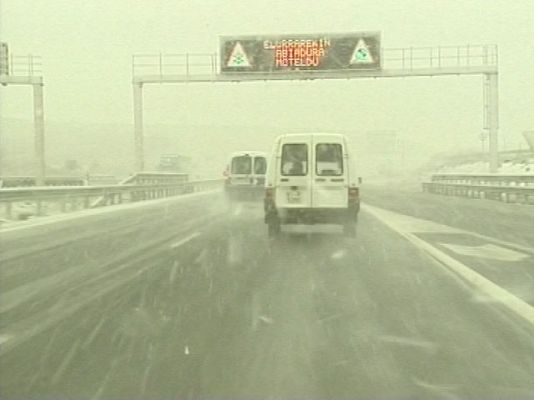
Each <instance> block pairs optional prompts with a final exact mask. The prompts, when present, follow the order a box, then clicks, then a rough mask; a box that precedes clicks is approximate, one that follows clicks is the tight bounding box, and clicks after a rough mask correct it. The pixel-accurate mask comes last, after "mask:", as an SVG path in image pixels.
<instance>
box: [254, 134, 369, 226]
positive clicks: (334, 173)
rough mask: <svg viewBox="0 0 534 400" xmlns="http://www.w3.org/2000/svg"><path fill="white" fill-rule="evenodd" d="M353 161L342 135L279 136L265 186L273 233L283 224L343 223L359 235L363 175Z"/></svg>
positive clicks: (267, 215) (268, 217)
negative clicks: (357, 172) (355, 167)
mask: <svg viewBox="0 0 534 400" xmlns="http://www.w3.org/2000/svg"><path fill="white" fill-rule="evenodd" d="M353 161H354V160H353V159H352V156H351V154H350V151H349V148H348V144H347V139H346V138H345V136H343V135H339V134H326V133H309V134H288V135H283V136H279V137H278V138H277V139H276V141H275V145H274V148H273V152H272V155H271V158H270V162H269V168H268V172H267V181H266V186H265V199H264V210H265V223H266V224H267V225H268V232H269V236H276V235H278V234H279V233H280V231H281V226H282V225H284V224H307V225H313V224H340V225H342V226H343V230H344V233H345V234H346V235H349V236H353V235H355V233H356V221H357V217H358V212H359V210H360V191H359V183H360V181H361V179H360V178H358V177H357V176H356V171H355V170H354V167H353Z"/></svg>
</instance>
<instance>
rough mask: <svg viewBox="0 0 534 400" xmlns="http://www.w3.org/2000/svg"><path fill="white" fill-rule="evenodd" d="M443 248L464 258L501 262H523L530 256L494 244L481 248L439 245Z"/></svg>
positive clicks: (447, 244)
mask: <svg viewBox="0 0 534 400" xmlns="http://www.w3.org/2000/svg"><path fill="white" fill-rule="evenodd" d="M439 244H440V245H441V246H443V247H446V248H447V249H449V250H451V251H453V252H455V253H457V254H461V255H464V256H471V257H479V258H489V259H492V260H499V261H522V260H524V259H526V258H529V257H530V256H529V255H527V254H525V253H519V252H517V251H514V250H510V249H507V248H505V247H501V246H495V245H494V244H490V243H486V244H484V245H480V246H462V245H460V244H449V243H439Z"/></svg>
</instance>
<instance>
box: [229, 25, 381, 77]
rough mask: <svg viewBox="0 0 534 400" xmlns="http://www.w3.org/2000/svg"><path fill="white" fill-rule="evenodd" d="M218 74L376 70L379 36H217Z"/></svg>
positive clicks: (377, 65)
mask: <svg viewBox="0 0 534 400" xmlns="http://www.w3.org/2000/svg"><path fill="white" fill-rule="evenodd" d="M220 54H221V60H220V62H221V64H220V65H221V72H222V73H240V72H241V73H250V72H262V73H276V72H286V73H288V72H289V73H290V72H294V71H333V70H369V69H372V70H376V69H380V68H381V59H380V34H379V33H376V32H375V33H365V32H361V33H345V34H311V35H277V36H239V37H226V36H224V37H221V38H220Z"/></svg>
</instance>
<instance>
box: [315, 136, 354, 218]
mask: <svg viewBox="0 0 534 400" xmlns="http://www.w3.org/2000/svg"><path fill="white" fill-rule="evenodd" d="M312 153H313V154H312V155H313V163H312V165H313V168H312V171H311V175H312V179H313V184H312V207H314V208H346V207H347V205H348V158H347V150H346V148H345V146H344V143H343V141H340V140H335V139H333V138H330V139H329V138H327V137H324V138H321V137H320V136H319V137H315V140H314V143H313V150H312Z"/></svg>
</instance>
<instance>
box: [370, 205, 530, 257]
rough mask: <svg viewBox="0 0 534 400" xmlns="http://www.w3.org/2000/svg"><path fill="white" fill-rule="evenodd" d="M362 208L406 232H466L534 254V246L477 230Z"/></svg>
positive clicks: (465, 233)
mask: <svg viewBox="0 0 534 400" xmlns="http://www.w3.org/2000/svg"><path fill="white" fill-rule="evenodd" d="M362 209H364V210H367V211H369V212H372V211H373V210H374V211H375V212H376V213H380V215H381V216H382V217H383V218H382V219H387V220H388V221H392V222H393V223H395V225H396V226H398V227H399V228H401V229H402V230H403V231H405V232H419V233H423V232H424V233H452V234H464V235H470V236H473V237H476V238H479V239H483V240H486V241H489V242H493V243H498V244H500V245H502V246H505V247H509V248H512V249H515V250H517V251H520V252H524V253H529V254H533V255H534V248H533V247H528V246H522V245H519V244H516V243H511V242H507V241H505V240H501V239H497V238H493V237H490V236H485V235H481V234H479V233H476V232H470V231H466V230H464V229H459V228H453V227H451V226H448V225H442V224H438V223H436V222H433V221H428V220H425V219H420V218H415V217H411V216H409V215H404V214H399V213H396V212H393V211H389V210H385V209H383V208H380V207H375V206H371V205H369V204H362Z"/></svg>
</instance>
